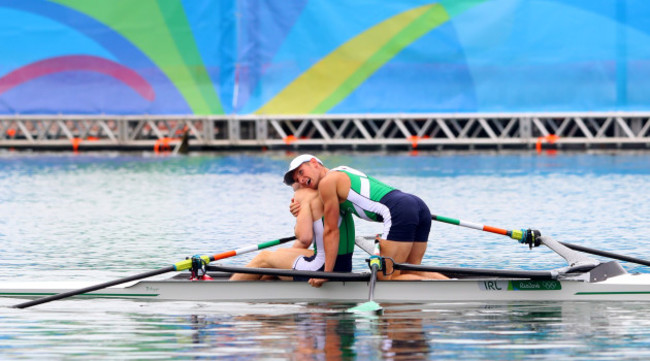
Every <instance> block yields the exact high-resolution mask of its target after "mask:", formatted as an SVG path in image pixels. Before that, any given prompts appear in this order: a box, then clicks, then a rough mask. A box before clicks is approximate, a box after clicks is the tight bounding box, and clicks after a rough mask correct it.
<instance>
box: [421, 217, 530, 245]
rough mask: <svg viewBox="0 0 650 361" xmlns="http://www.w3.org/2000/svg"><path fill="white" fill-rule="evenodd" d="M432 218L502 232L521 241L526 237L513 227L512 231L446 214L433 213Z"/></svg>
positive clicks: (480, 229)
mask: <svg viewBox="0 0 650 361" xmlns="http://www.w3.org/2000/svg"><path fill="white" fill-rule="evenodd" d="M431 219H432V220H434V221H438V222H443V223H449V224H453V225H456V226H461V227H467V228H472V229H477V230H479V231H485V232H491V233H496V234H501V235H504V236H508V237H510V238H512V239H516V240H519V241H520V240H521V239H522V238H523V237H524V232H522V231H521V230H519V229H513V230H511V231H508V230H506V229H502V228H497V227H492V226H486V225H483V224H480V223H474V222H468V221H463V220H460V219H454V218H449V217H444V216H438V215H435V214H432V215H431Z"/></svg>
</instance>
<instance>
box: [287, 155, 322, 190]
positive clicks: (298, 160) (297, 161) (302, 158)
mask: <svg viewBox="0 0 650 361" xmlns="http://www.w3.org/2000/svg"><path fill="white" fill-rule="evenodd" d="M312 158H313V159H316V161H317V162H318V163H320V164H323V162H321V160H320V159H318V158H316V157H314V156H313V155H311V154H301V155H299V156H297V157H295V158H293V160H292V161H291V163H289V170H288V171H287V172H286V173H284V184H286V185H288V186H290V185H292V184H293V183H294V180H293V171H294V170H296V168H298V167H300V165H301V164H303V163H306V162H309V161H310V160H312Z"/></svg>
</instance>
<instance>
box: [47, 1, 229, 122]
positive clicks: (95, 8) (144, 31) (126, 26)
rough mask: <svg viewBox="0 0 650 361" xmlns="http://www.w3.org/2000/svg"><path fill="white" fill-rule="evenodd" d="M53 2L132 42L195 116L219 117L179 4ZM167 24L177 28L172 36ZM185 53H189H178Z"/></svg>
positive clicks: (218, 107)
mask: <svg viewBox="0 0 650 361" xmlns="http://www.w3.org/2000/svg"><path fill="white" fill-rule="evenodd" d="M54 1H55V2H57V3H60V4H62V5H65V6H68V7H71V8H73V9H76V10H78V11H80V12H82V13H84V14H86V15H88V16H90V17H92V18H95V19H96V20H98V21H100V22H102V23H104V24H106V25H107V26H109V27H110V28H112V29H113V30H115V31H116V32H117V33H119V34H121V35H122V36H124V37H125V38H126V39H128V40H129V41H130V42H131V43H133V45H134V46H135V47H137V48H138V49H140V51H142V52H143V53H144V54H146V55H147V56H148V57H149V58H150V59H151V60H152V61H153V62H154V63H155V64H156V65H157V66H158V67H159V68H160V70H161V71H162V72H163V73H165V75H167V76H168V77H169V79H170V80H171V82H172V83H173V84H174V85H175V86H176V88H177V89H178V91H179V92H180V93H181V94H182V95H183V98H184V99H185V101H186V102H187V103H188V105H189V106H190V108H191V109H192V111H193V112H194V113H195V114H223V108H222V106H221V101H220V100H219V97H218V95H217V93H216V91H215V90H214V88H213V87H212V82H211V80H210V79H209V77H208V75H207V72H206V71H205V65H204V64H203V63H202V62H201V60H200V59H201V56H200V54H199V53H198V50H197V49H198V48H197V46H196V43H195V42H194V38H193V37H192V33H191V28H189V25H188V24H187V19H186V18H185V13H184V11H182V10H183V8H182V4H181V2H176V1H174V2H170V1H161V2H160V4H162V6H159V2H158V1H156V0H138V1H132V0H92V1H88V0H54ZM166 16H171V18H170V19H167V18H166ZM169 24H173V26H172V27H176V26H179V29H178V30H173V32H174V33H175V34H173V33H172V31H170V27H169ZM179 43H180V44H183V45H182V46H181V47H180V48H179V46H178V45H179ZM185 51H187V52H189V53H188V54H182V53H181V52H185ZM196 61H198V63H195V62H196ZM197 68H201V69H197Z"/></svg>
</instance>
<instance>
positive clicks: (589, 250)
mask: <svg viewBox="0 0 650 361" xmlns="http://www.w3.org/2000/svg"><path fill="white" fill-rule="evenodd" d="M560 243H561V244H563V245H565V246H567V247H569V248H571V249H573V250H575V251H580V252H584V253H589V254H593V255H596V256H603V257H607V258H611V259H617V260H619V261H625V262H630V263H636V264H640V265H643V266H650V261H646V260H644V259H640V258H634V257H629V256H623V255H620V254H616V253H611V252H607V251H601V250H598V249H593V248H587V247H584V246H579V245H577V244H571V243H565V242H560Z"/></svg>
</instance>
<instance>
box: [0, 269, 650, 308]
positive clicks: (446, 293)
mask: <svg viewBox="0 0 650 361" xmlns="http://www.w3.org/2000/svg"><path fill="white" fill-rule="evenodd" d="M89 285H91V284H90V283H81V282H67V283H52V282H48V283H42V284H39V283H25V282H22V283H14V284H11V283H5V284H0V296H3V297H17V298H38V297H44V296H48V295H52V294H58V293H62V292H67V291H71V290H75V289H81V288H83V287H87V286H89ZM76 297H86V298H87V297H103V298H129V299H138V300H168V301H213V302H351V303H355V302H363V301H366V300H367V299H368V283H367V282H363V281H348V282H338V281H330V282H327V283H325V284H324V285H323V287H321V288H313V287H311V286H309V285H308V284H307V283H304V282H288V281H287V282H285V281H243V282H228V281H226V280H215V281H194V282H192V281H188V280H179V279H177V278H174V279H169V280H144V281H138V282H132V283H130V284H126V285H122V286H116V287H109V288H106V289H103V290H99V291H96V292H91V293H88V294H84V295H80V296H76ZM375 300H376V301H377V302H395V303H430V302H454V301H650V274H640V275H631V274H625V275H621V276H618V277H614V278H611V279H608V280H606V281H603V282H595V283H589V282H582V281H575V280H566V281H555V280H521V279H494V278H489V279H488V278H486V279H459V280H454V279H452V280H426V281H381V282H377V284H376V287H375Z"/></svg>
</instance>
